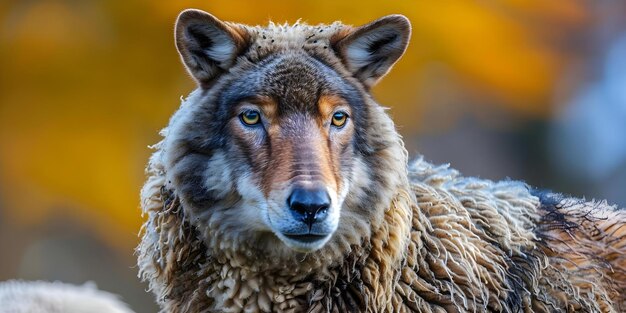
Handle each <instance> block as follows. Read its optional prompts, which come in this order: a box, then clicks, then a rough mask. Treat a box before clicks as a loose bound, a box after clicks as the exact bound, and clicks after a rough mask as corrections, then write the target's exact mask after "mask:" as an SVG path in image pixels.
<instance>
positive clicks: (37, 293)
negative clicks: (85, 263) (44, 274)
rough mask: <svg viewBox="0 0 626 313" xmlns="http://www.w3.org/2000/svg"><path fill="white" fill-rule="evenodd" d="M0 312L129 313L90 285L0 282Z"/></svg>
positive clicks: (108, 294)
mask: <svg viewBox="0 0 626 313" xmlns="http://www.w3.org/2000/svg"><path fill="white" fill-rule="evenodd" d="M0 312H7V313H132V312H133V311H131V310H130V309H129V308H128V307H127V306H126V305H125V304H123V303H122V302H121V301H120V300H119V299H118V297H117V296H116V295H113V294H110V293H108V292H104V291H100V290H98V289H96V287H95V285H94V284H85V285H83V286H74V285H69V284H64V283H60V282H53V283H51V282H44V281H33V282H26V281H18V280H10V281H5V282H0Z"/></svg>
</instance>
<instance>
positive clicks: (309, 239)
mask: <svg viewBox="0 0 626 313" xmlns="http://www.w3.org/2000/svg"><path fill="white" fill-rule="evenodd" d="M285 237H287V238H289V239H291V240H293V241H299V242H302V243H314V242H316V241H320V240H324V239H326V237H328V235H316V234H302V235H287V234H285Z"/></svg>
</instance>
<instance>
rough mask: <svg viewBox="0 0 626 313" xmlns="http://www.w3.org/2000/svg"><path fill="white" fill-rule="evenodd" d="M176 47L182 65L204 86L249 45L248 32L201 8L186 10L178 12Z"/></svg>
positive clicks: (231, 63)
mask: <svg viewBox="0 0 626 313" xmlns="http://www.w3.org/2000/svg"><path fill="white" fill-rule="evenodd" d="M175 37H176V38H175V39H176V48H177V49H178V53H179V54H180V57H181V59H182V60H183V63H184V64H185V67H186V68H187V70H188V71H189V73H190V74H191V76H193V78H194V79H195V80H196V81H197V82H198V84H199V85H200V86H207V85H209V84H210V82H211V81H212V80H213V79H214V78H216V77H217V76H218V75H219V74H221V73H222V72H224V71H226V70H228V68H230V67H231V66H232V65H233V63H234V60H235V58H236V57H237V56H238V55H239V53H240V52H241V51H243V50H244V49H245V48H247V46H248V44H249V35H248V32H247V31H246V30H245V29H244V28H243V27H240V26H239V25H237V24H230V23H225V22H222V21H220V20H219V19H217V18H216V17H214V16H213V15H211V14H209V13H206V12H204V11H200V10H195V9H188V10H185V11H183V12H181V13H180V15H178V19H177V20H176V30H175Z"/></svg>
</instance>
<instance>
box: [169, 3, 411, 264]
mask: <svg viewBox="0 0 626 313" xmlns="http://www.w3.org/2000/svg"><path fill="white" fill-rule="evenodd" d="M409 35H410V25H409V22H408V20H407V19H406V18H405V17H403V16H400V15H390V16H386V17H383V18H381V19H378V20H376V21H373V22H371V23H369V24H367V25H364V26H361V27H350V26H345V25H342V24H340V23H334V24H332V25H318V26H309V25H304V24H295V25H275V24H270V25H269V26H267V27H250V26H245V25H240V24H234V23H228V22H222V21H220V20H218V19H217V18H215V17H213V16H212V15H210V14H208V13H205V12H202V11H198V10H186V11H184V12H182V13H181V14H180V16H179V17H178V21H177V23H176V31H175V36H176V38H175V39H176V46H177V48H178V51H179V53H180V56H181V59H182V61H183V63H184V65H185V66H186V68H187V70H188V71H189V73H190V74H191V76H192V77H193V78H194V79H195V80H196V81H197V83H198V89H196V90H195V91H194V92H193V93H192V94H191V95H190V96H189V97H188V98H187V99H186V100H185V101H184V103H183V105H182V106H181V108H180V110H179V111H178V112H177V113H176V114H175V115H174V116H173V117H172V119H171V121H170V125H169V127H168V128H167V130H166V133H165V140H164V143H163V146H162V159H163V163H164V165H165V170H166V175H167V181H168V183H167V186H166V187H167V188H168V189H171V190H174V191H175V193H176V194H177V196H178V197H179V199H180V201H181V203H182V205H183V208H184V210H185V215H186V218H187V219H188V221H189V222H190V223H191V224H192V225H194V226H195V227H196V228H197V229H198V230H200V232H201V233H202V234H203V236H204V237H203V238H204V241H205V243H206V245H207V247H208V248H209V249H211V250H212V251H213V252H214V253H216V254H218V253H222V254H223V253H226V254H227V255H229V256H231V257H232V256H235V255H238V256H240V255H247V256H248V257H250V256H254V257H256V258H263V257H264V258H267V259H269V260H273V261H275V262H277V263H281V262H280V261H281V260H287V259H292V258H294V257H298V258H302V257H307V256H310V255H315V254H316V253H318V254H319V255H324V256H326V257H329V255H332V253H329V252H328V251H334V250H337V251H346V250H350V247H351V246H353V245H360V244H363V243H364V242H365V241H366V240H367V238H369V236H370V234H371V233H372V232H373V231H374V230H375V228H376V227H378V225H379V224H380V221H381V219H382V217H383V214H384V210H385V209H386V208H388V206H389V202H390V201H391V199H392V197H393V195H394V191H395V190H396V189H397V186H398V185H400V184H403V183H405V179H406V178H405V177H406V172H405V171H406V152H405V150H404V148H403V146H402V142H401V140H400V138H399V136H398V134H397V133H396V131H395V129H394V125H393V123H392V122H391V120H390V119H389V117H388V116H387V115H386V113H385V112H384V109H383V108H382V107H381V106H379V105H378V104H376V103H375V102H374V101H373V100H372V98H371V96H370V94H369V92H368V90H369V89H370V88H371V87H372V86H373V85H374V84H375V83H376V82H377V81H378V80H379V79H380V78H381V77H383V76H384V75H385V74H386V73H387V72H388V71H389V69H390V68H391V67H392V66H393V64H394V63H395V62H396V61H397V60H398V59H399V58H400V56H401V55H402V54H403V53H404V50H405V48H406V46H407V42H408V38H409ZM338 248H339V249H338ZM324 251H326V252H324ZM338 257H341V256H338Z"/></svg>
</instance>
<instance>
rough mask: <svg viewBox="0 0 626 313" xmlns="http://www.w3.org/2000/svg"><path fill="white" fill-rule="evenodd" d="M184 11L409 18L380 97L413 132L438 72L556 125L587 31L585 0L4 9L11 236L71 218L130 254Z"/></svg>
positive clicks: (170, 91) (4, 165)
mask: <svg viewBox="0 0 626 313" xmlns="http://www.w3.org/2000/svg"><path fill="white" fill-rule="evenodd" d="M188 7H196V8H200V9H204V10H206V11H209V12H211V13H213V14H214V15H216V16H218V17H220V18H222V19H224V20H230V21H237V22H242V23H249V24H265V23H267V21H268V20H274V21H279V22H282V21H289V22H294V21H296V20H297V19H302V20H303V21H306V22H308V23H323V22H331V21H334V20H342V21H344V22H345V23H350V24H355V25H358V24H363V23H366V22H368V21H370V20H373V19H375V18H378V17H380V16H382V15H385V14H391V13H401V14H404V15H406V16H407V17H408V18H409V19H410V20H411V21H412V24H413V35H412V40H411V44H410V48H409V50H408V52H407V54H406V55H405V57H404V58H403V59H402V60H401V61H400V62H399V63H398V65H397V66H396V68H395V69H394V71H392V73H391V74H390V75H389V77H387V78H386V80H384V81H383V82H382V83H381V85H380V86H378V87H377V88H375V93H376V96H377V97H378V99H379V100H380V101H381V102H382V103H384V104H386V105H388V106H391V107H392V108H393V114H394V116H396V117H397V122H398V124H399V125H402V127H403V128H402V131H403V132H407V133H408V132H411V131H415V130H418V129H419V127H418V126H419V125H418V124H419V121H420V116H421V114H422V113H423V111H424V110H428V104H429V103H428V95H425V90H427V89H428V86H430V85H429V83H428V82H429V81H431V79H432V78H433V77H432V76H431V75H434V74H433V73H438V71H437V70H433V68H435V69H436V68H444V69H445V73H449V74H446V75H449V76H450V77H449V78H448V79H450V80H452V81H453V82H454V85H455V86H462V88H463V89H464V90H465V92H464V93H463V94H464V96H467V97H468V101H469V102H472V103H488V104H486V105H485V107H483V109H486V110H490V106H499V107H502V108H504V109H505V110H511V111H513V112H516V114H521V115H528V116H534V117H542V116H548V115H549V114H550V107H549V106H548V102H549V100H550V98H551V97H552V96H553V90H554V89H555V84H556V81H557V77H559V75H561V74H562V71H563V68H564V67H565V66H567V64H569V62H571V60H572V58H575V57H576V55H574V54H573V53H571V52H570V51H568V50H567V49H566V45H564V42H566V41H567V36H568V35H569V34H571V33H572V32H576V31H577V30H579V29H581V28H583V27H585V25H586V24H587V23H589V16H588V14H587V13H586V12H587V11H586V10H585V6H584V2H583V1H577V0H550V1H545V0H527V1H520V0H502V1H466V0H442V1H423V0H411V1H374V0H364V1H353V0H351V1H336V0H332V1H331V0H320V1H290V2H286V1H250V0H235V1H147V0H135V1H70V0H38V1H18V0H5V1H3V2H1V3H0V216H1V217H2V218H4V219H5V221H6V222H7V223H14V224H17V225H25V226H29V227H37V225H40V224H41V223H45V221H46V220H47V219H49V218H50V217H51V216H65V217H67V218H73V219H76V221H77V222H79V223H84V224H86V225H89V227H90V228H91V229H93V231H94V232H95V233H96V234H97V235H98V236H100V237H101V238H103V240H105V241H106V242H107V243H108V244H110V245H112V246H115V247H117V248H118V250H119V251H124V252H123V253H125V254H126V253H129V251H131V250H132V248H133V247H134V246H135V244H136V242H137V239H136V233H137V232H138V230H139V227H140V224H141V217H140V210H139V209H138V206H139V200H138V191H139V189H140V187H141V185H142V182H143V180H144V174H143V168H144V165H145V163H146V161H147V158H148V156H149V153H150V151H149V149H148V148H147V147H148V145H150V144H153V143H155V142H157V141H158V140H159V137H158V136H157V132H158V130H159V129H160V128H161V127H163V126H165V125H166V123H167V120H168V117H169V116H170V114H171V113H173V111H174V110H175V109H176V108H177V106H178V105H179V98H180V97H181V96H183V95H186V94H187V93H188V92H189V91H191V89H192V88H194V85H193V83H192V81H191V79H189V78H188V76H187V74H186V73H185V71H184V69H183V67H182V66H181V65H180V64H179V59H178V56H177V54H176V51H175V48H174V45H173V34H172V28H173V23H174V20H175V18H176V15H177V14H178V12H179V11H180V10H182V9H184V8H188ZM438 81H439V80H438ZM444 81H446V80H444ZM439 88H444V89H445V88H446V86H441V87H439Z"/></svg>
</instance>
